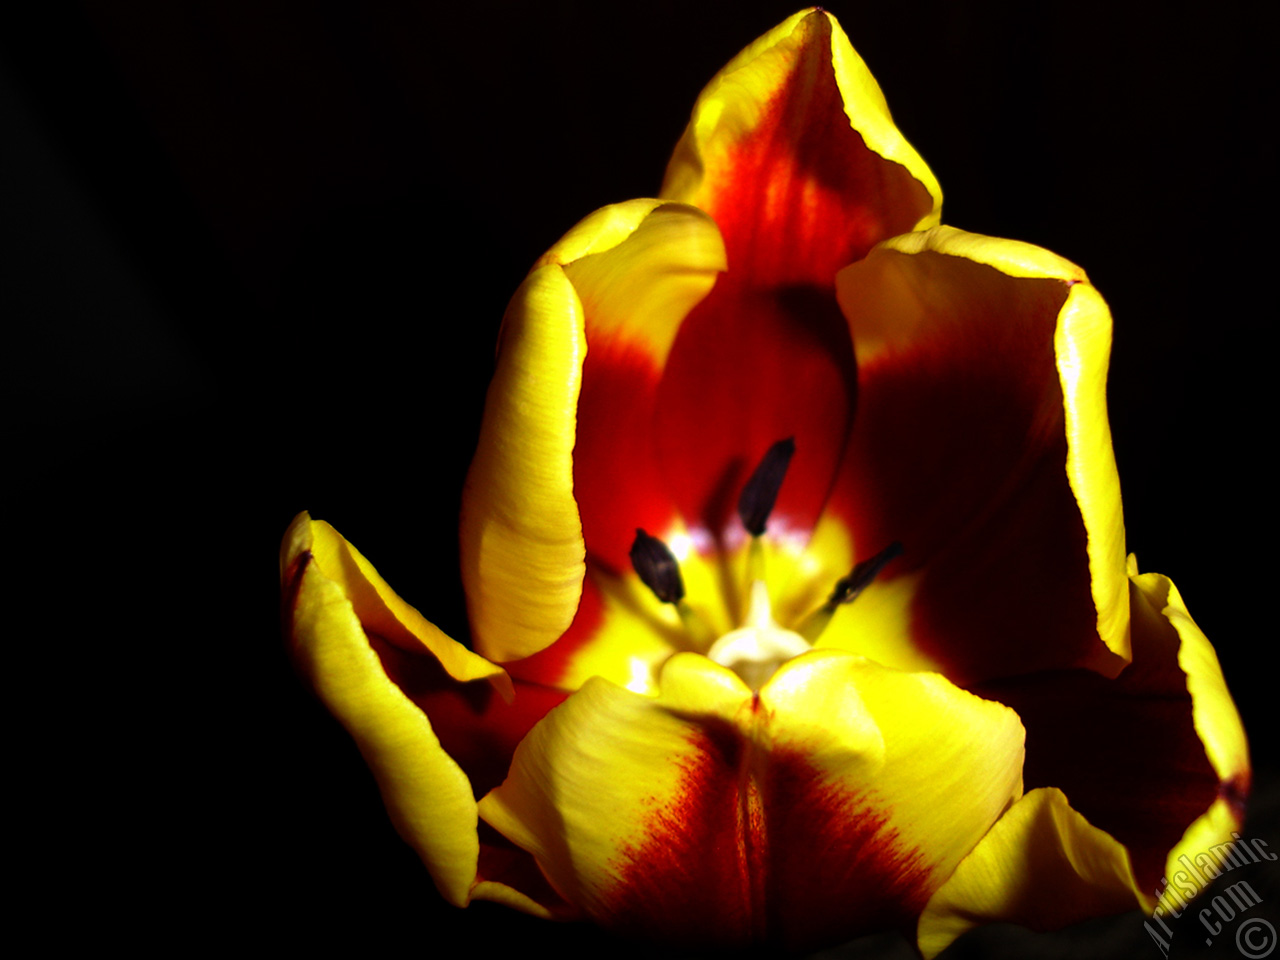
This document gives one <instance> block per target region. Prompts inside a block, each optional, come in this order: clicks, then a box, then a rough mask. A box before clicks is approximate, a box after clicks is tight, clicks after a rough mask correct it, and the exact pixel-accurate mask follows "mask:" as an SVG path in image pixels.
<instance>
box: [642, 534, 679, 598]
mask: <svg viewBox="0 0 1280 960" xmlns="http://www.w3.org/2000/svg"><path fill="white" fill-rule="evenodd" d="M630 556H631V566H632V567H633V568H634V569H635V571H636V573H637V575H639V577H640V580H641V582H642V583H643V584H644V585H645V586H646V587H648V588H649V589H650V590H652V591H653V595H654V596H655V597H657V598H658V599H659V600H661V601H662V602H663V603H674V604H676V605H677V606H679V605H680V601H681V600H683V599H684V580H683V579H682V578H681V576H680V564H679V563H677V562H676V557H675V554H673V553H672V552H671V548H670V547H668V546H667V545H666V544H665V543H663V542H662V541H661V540H659V539H658V538H657V537H651V536H649V534H647V533H645V532H644V531H643V530H641V529H640V528H639V527H636V538H635V540H634V541H633V542H632V544H631V554H630Z"/></svg>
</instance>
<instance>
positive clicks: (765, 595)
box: [707, 580, 813, 690]
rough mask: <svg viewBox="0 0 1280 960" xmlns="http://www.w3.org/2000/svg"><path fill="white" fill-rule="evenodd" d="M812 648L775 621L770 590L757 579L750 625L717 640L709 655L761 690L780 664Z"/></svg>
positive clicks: (751, 686)
mask: <svg viewBox="0 0 1280 960" xmlns="http://www.w3.org/2000/svg"><path fill="white" fill-rule="evenodd" d="M811 649H813V647H812V645H811V644H810V643H809V641H808V640H806V639H805V638H804V637H802V636H800V634H798V633H795V632H793V631H791V630H784V629H783V628H782V627H780V626H778V624H776V623H775V622H774V620H773V614H772V612H771V610H770V609H769V591H768V589H766V587H765V584H764V581H763V580H756V581H754V582H752V584H751V604H750V607H749V608H748V610H747V622H746V625H745V626H743V627H740V628H739V629H737V630H732V631H730V632H729V633H726V634H725V635H724V636H723V637H721V638H720V639H719V640H717V641H716V642H715V643H713V644H712V645H711V649H710V650H708V651H707V656H708V657H709V658H710V659H712V660H714V661H715V662H716V663H718V664H720V666H722V667H728V668H729V669H730V670H732V671H733V672H734V673H736V674H737V675H738V676H740V677H741V678H742V680H743V682H744V683H746V685H747V686H749V687H750V688H751V689H752V690H759V689H760V688H761V687H762V686H764V683H765V681H766V680H768V679H769V678H770V677H771V676H773V674H774V673H775V672H776V671H777V669H778V668H779V667H780V666H782V665H783V664H784V663H786V662H787V661H788V660H790V659H791V658H792V657H798V656H800V654H802V653H808V652H809V651H810V650H811Z"/></svg>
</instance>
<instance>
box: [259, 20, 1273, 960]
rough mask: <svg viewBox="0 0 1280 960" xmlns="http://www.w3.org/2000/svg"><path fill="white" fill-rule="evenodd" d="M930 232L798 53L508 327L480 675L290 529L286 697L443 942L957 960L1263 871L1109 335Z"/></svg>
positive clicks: (470, 539) (782, 31) (545, 262)
mask: <svg viewBox="0 0 1280 960" xmlns="http://www.w3.org/2000/svg"><path fill="white" fill-rule="evenodd" d="M940 208H941V193H940V190H939V188H938V185H937V182H936V181H935V179H934V177H933V175H932V174H931V173H930V171H929V169H928V168H927V167H926V166H925V164H924V162H923V161H922V160H921V159H920V158H919V156H917V154H916V153H915V152H914V150H913V149H912V148H911V147H910V146H909V145H908V144H907V143H906V141H905V140H904V139H903V138H902V136H901V135H900V134H899V132H898V131H897V129H896V128H895V127H894V125H893V122H892V120H891V119H890V116H889V113H888V110H887V108H886V106H885V102H884V99H883V97H882V96H881V93H880V91H879V88H878V87H877V86H876V83H875V81H874V80H873V79H872V77H871V76H870V74H869V73H868V71H867V69H866V67H865V65H864V64H863V62H862V61H861V60H860V59H859V57H858V55H857V54H856V53H855V52H854V51H853V49H852V48H851V46H850V45H849V42H848V40H847V39H846V37H845V35H844V33H843V32H842V31H841V29H840V27H839V25H838V24H837V23H836V21H835V20H834V18H832V17H831V16H830V15H829V14H827V13H825V12H823V11H820V10H810V11H805V12H802V13H800V14H797V15H796V16H794V17H792V18H791V19H789V20H788V21H786V22H785V23H783V24H782V25H781V26H779V27H778V28H776V29H775V30H773V31H772V32H770V33H769V34H767V35H766V36H764V37H763V38H761V39H760V40H759V41H757V42H756V43H755V44H753V45H752V46H750V47H749V48H747V49H746V50H745V51H743V53H742V54H740V55H739V56H738V57H737V58H736V59H734V60H733V61H732V62H731V63H729V65H728V66H726V67H725V68H724V70H722V71H721V72H720V73H719V74H718V75H717V76H716V77H715V78H714V79H713V80H712V81H711V84H710V85H709V86H708V87H707V88H706V90H705V91H704V92H703V93H702V95H701V97H700V98H699V99H698V101H697V104H696V105H695V108H694V112H693V117H692V120H691V122H690V124H689V126H688V128H687V131H686V133H685V135H684V137H683V139H682V140H681V141H680V143H679V145H678V146H677V147H676V150H675V154H674V156H673V157H672V160H671V163H670V166H669V167H668V170H667V174H666V179H665V182H664V184H663V187H662V191H661V197H660V198H658V199H646V200H633V201H631V202H627V203H621V204H618V205H616V206H611V207H606V208H605V209H603V210H599V211H597V212H596V213H594V214H592V215H590V216H589V217H587V218H586V219H585V220H583V221H582V222H581V223H579V224H578V225H577V226H576V227H574V228H573V229H572V230H571V231H570V232H569V233H568V234H567V235H566V236H565V237H564V238H563V239H562V240H561V241H560V242H559V243H557V244H556V245H555V246H554V247H553V248H552V249H551V250H550V251H548V252H547V253H546V254H545V255H544V256H543V257H542V258H541V259H540V260H539V261H538V262H537V263H536V265H535V266H534V267H533V269H532V271H531V272H530V274H529V275H528V277H527V279H526V280H525V281H524V283H523V285H522V286H521V287H520V288H519V290H518V291H517V292H516V294H515V297H514V299H513V300H512V302H511V305H510V307H509V309H508V312H507V314H506V317H505V319H504V322H503V325H502V329H501V334H500V338H499V348H498V361H497V368H496V373H495V375H494V379H493V382H492V385H491V387H490V389H489V393H488V398H487V402H486V407H485V414H484V421H483V426H482V430H481V436H480V441H479V447H478V451H477V453H476V457H475V460H474V462H473V464H472V467H471V471H470V474H469V476H468V480H467V484H466V488H465V492H464V497H463V509H462V518H461V538H462V539H461V543H462V563H463V571H462V572H463V581H464V586H465V588H466V593H467V600H468V609H469V615H470V622H471V641H472V642H471V645H470V646H466V645H464V644H462V643H460V642H458V640H456V639H454V638H451V637H448V636H446V635H445V634H444V633H442V632H441V631H440V630H439V629H438V628H437V627H435V626H434V625H433V624H432V623H431V622H430V621H429V620H427V619H426V618H425V617H423V616H422V615H421V614H420V613H418V611H417V610H415V609H414V608H413V607H411V606H410V605H409V604H408V603H406V602H405V601H404V600H402V599H400V597H399V596H398V595H397V594H396V593H394V592H393V591H392V589H391V588H390V587H389V586H388V585H387V583H386V582H384V581H383V580H382V579H381V578H380V577H379V575H378V574H377V572H376V571H375V570H374V568H373V566H372V565H371V564H370V563H369V562H368V561H367V560H365V559H364V558H363V557H362V556H361V555H360V554H359V553H358V552H357V551H356V550H355V548H354V547H352V546H351V545H350V544H348V543H347V542H346V541H345V540H344V539H342V537H341V536H339V535H338V533H337V532H336V531H334V530H333V528H332V527H330V526H328V525H327V524H324V523H321V522H318V521H313V520H312V519H310V517H308V516H307V515H306V514H303V515H301V516H299V517H298V519H297V520H296V521H295V522H294V524H293V525H292V526H291V527H290V529H289V532H288V533H287V535H286V537H285V542H284V546H283V551H282V561H281V571H282V579H283V584H284V612H285V624H286V632H287V635H288V638H289V644H290V651H291V654H292V656H293V658H294V660H295V662H296V664H297V665H298V667H299V669H300V671H301V673H302V674H303V676H304V677H305V678H306V679H307V680H308V681H309V682H310V684H311V685H312V686H313V687H314V689H315V690H316V691H317V693H318V694H319V696H320V697H321V698H322V699H323V701H324V702H325V704H326V705H327V706H328V707H329V709H330V710H331V711H332V712H333V713H334V714H335V715H336V717H337V718H338V719H339V720H340V721H341V722H342V723H343V724H344V725H345V727H346V728H347V729H348V730H349V731H350V733H351V735H352V736H353V737H354V739H355V741H356V743H357V744H358V745H359V747H360V749H361V751H362V753H363V755H364V757H365V759H366V760H367V761H368V764H369V766H370V767H371V769H372V771H373V773H374V775H375V777H376V778H377V781H378V783H379V786H380V787H381V790H382V794H383V797H384V799H385V802H386V806H387V809H388V811H389V812H390V815H391V818H392V820H393V822H394V823H395V826H396V828H397V829H398V830H399V832H400V834H401V835H402V836H403V837H404V839H405V840H406V841H407V842H408V843H410V844H411V845H412V846H413V847H414V849H415V850H416V851H417V853H418V854H419V855H420V857H421V858H422V860H423V862H424V864H425V865H426V867H427V869H428V870H429V871H430V873H431V876H432V877H433V879H434V881H435V884H436V886H437V887H438V889H439V891H440V893H441V894H442V895H443V897H444V898H445V899H446V900H448V901H449V902H450V903H453V904H456V905H458V906H465V905H466V904H468V903H470V902H471V901H472V900H474V899H477V898H480V899H487V900H496V901H499V902H502V903H505V904H508V905H510V906H512V907H514V908H516V909H519V910H523V911H526V912H528V913H531V914H536V915H539V916H543V917H548V918H559V919H567V918H586V919H589V920H591V921H594V922H596V923H598V924H600V925H602V926H604V927H606V928H609V929H611V930H614V931H619V932H622V933H624V934H635V935H642V936H648V937H657V938H659V939H663V940H667V941H674V942H681V943H694V942H703V943H714V944H718V945H725V946H746V945H751V944H758V943H764V944H773V945H780V946H784V947H787V948H790V949H803V948H809V947H815V946H819V945H822V944H827V943H832V942H836V941H840V940H842V939H847V938H850V937H853V936H857V935H860V934H863V933H869V932H874V931H877V930H881V929H886V928H891V929H899V930H902V931H904V932H906V933H907V934H908V935H909V936H911V937H912V938H913V939H915V940H916V942H917V943H918V946H919V948H920V949H921V951H922V952H923V953H924V955H925V956H933V955H934V954H936V953H938V952H939V951H941V950H942V949H944V948H945V947H946V945H947V944H948V943H950V942H951V941H952V940H954V939H955V938H956V937H957V936H959V935H960V934H961V933H963V932H964V930H966V929H968V928H969V927H971V926H974V925H975V924H979V923H984V922H991V921H1006V922H1014V923H1020V924H1024V925H1026V926H1029V927H1032V928H1034V929H1051V928H1055V927H1059V926H1062V925H1064V924H1068V923H1072V922H1075V921H1078V920H1082V919H1085V918H1089V917H1093V916H1097V915H1100V914H1104V913H1113V912H1117V911H1123V910H1126V909H1134V908H1140V909H1142V910H1144V911H1151V910H1152V909H1153V908H1154V907H1155V897H1156V896H1157V894H1158V892H1159V887H1160V884H1161V880H1162V878H1163V877H1166V876H1169V875H1171V871H1172V870H1173V869H1175V868H1176V866H1177V864H1178V863H1179V860H1178V858H1179V857H1180V856H1183V855H1193V856H1194V855H1196V854H1199V853H1200V852H1202V851H1206V850H1209V849H1210V848H1212V847H1214V846H1215V845H1217V844H1220V843H1223V842H1229V841H1230V839H1231V832H1232V831H1233V830H1238V829H1239V825H1240V823H1241V818H1242V808H1243V803H1244V799H1245V796H1246V794H1247V791H1248V785H1249V764H1248V757H1247V750H1246V746H1245V740H1244V734H1243V731H1242V729H1241V725H1240V721H1239V717H1238V715H1237V713H1236V710H1235V707H1234V705H1233V703H1232V701H1231V698H1230V696H1229V694H1228V693H1227V690H1226V687H1225V684H1224V682H1223V678H1222V674H1221V671H1220V669H1219V667H1218V664H1217V660H1216V658H1215V655H1214V653H1213V650H1212V648H1211V647H1210V645H1209V643H1208V642H1207V640H1206V639H1205V637H1204V635H1203V634H1202V633H1201V632H1200V631H1199V629H1198V628H1197V627H1196V626H1195V624H1194V622H1193V621H1192V620H1191V619H1190V617H1189V615H1188V614H1187V611H1186V608H1185V606H1184V604H1183V602H1182V600H1181V598H1180V596H1179V594H1178V592H1177V590H1176V589H1175V588H1174V587H1173V585H1172V584H1171V583H1170V582H1169V581H1168V580H1166V579H1164V578H1163V577H1160V576H1157V575H1154V574H1139V573H1138V571H1137V567H1136V563H1135V561H1134V560H1133V559H1132V558H1126V552H1125V549H1126V548H1125V543H1124V530H1123V521H1122V516H1121V505H1120V496H1119V482H1118V479H1117V475H1116V467H1115V462H1114V458H1113V455H1112V449H1111V438H1110V433H1109V427H1108V423H1107V416H1106V408H1105V379H1106V367H1107V359H1108V352H1109V347H1110V331H1111V318H1110V315H1109V313H1108V310H1107V307H1106V304H1105V303H1104V301H1103V300H1102V298H1101V297H1100V296H1099V294H1098V293H1097V291H1096V290H1095V289H1094V288H1093V287H1092V286H1091V285H1090V284H1089V281H1088V279H1087V277H1086V276H1085V274H1084V272H1083V271H1082V270H1080V269H1079V268H1078V267H1076V266H1074V265H1072V264H1070V263H1068V262H1066V261H1064V260H1062V259H1061V258H1059V257H1057V256H1055V255H1054V254H1051V253H1049V252H1047V251H1045V250H1042V249H1039V248H1036V247H1032V246H1029V245H1027V244H1023V243H1016V242H1013V241H1007V240H996V239H992V238H988V237H983V236H978V235H974V234H969V233H964V232H962V231H960V230H956V229H952V228H949V227H944V226H940V225H939V221H940ZM374 882H376V880H375V881H374Z"/></svg>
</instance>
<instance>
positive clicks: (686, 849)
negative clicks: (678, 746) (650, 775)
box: [596, 719, 931, 950]
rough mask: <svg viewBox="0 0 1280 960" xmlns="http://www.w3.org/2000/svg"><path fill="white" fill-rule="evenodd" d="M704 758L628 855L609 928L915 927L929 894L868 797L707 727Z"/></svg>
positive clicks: (845, 930)
mask: <svg viewBox="0 0 1280 960" xmlns="http://www.w3.org/2000/svg"><path fill="white" fill-rule="evenodd" d="M699 723H700V726H699V727H698V728H697V729H696V730H695V732H694V733H693V734H692V735H691V737H690V742H691V744H692V746H693V747H694V748H695V750H696V751H697V753H696V757H695V758H694V759H693V760H690V761H688V762H687V763H686V765H685V766H684V768H683V780H682V783H681V786H680V789H679V791H678V792H677V794H676V796H675V798H674V800H665V799H664V800H658V799H655V800H654V806H653V811H652V814H651V818H650V821H649V832H648V835H647V836H646V838H645V840H644V841H643V842H642V843H641V844H639V845H638V846H636V847H634V848H631V849H626V850H624V851H622V853H621V855H620V857H619V859H618V862H617V864H616V866H617V869H618V872H619V874H620V877H621V880H620V882H619V883H618V884H617V886H615V887H614V888H612V889H611V890H610V891H609V893H608V894H607V895H606V898H605V901H604V904H603V906H602V908H601V910H600V914H601V915H600V916H598V917H597V918H596V919H597V920H598V922H600V923H602V924H605V925H608V926H612V927H614V928H616V929H619V930H621V931H625V932H630V933H641V932H645V933H647V934H648V935H650V936H652V935H653V934H654V932H655V927H656V928H658V929H659V930H660V931H661V935H662V936H663V937H666V938H669V939H672V940H678V941H680V942H684V943H719V944H722V945H739V946H740V945H747V944H751V943H768V944H772V945H775V946H779V947H784V948H786V949H791V950H796V949H807V948H812V947H815V946H818V945H821V944H824V943H831V942H835V941H837V940H840V939H845V938H848V937H851V936H854V935H856V934H859V933H868V932H873V931H875V930H884V929H889V928H895V927H906V926H908V925H909V924H910V923H911V922H913V921H914V918H915V916H916V915H917V914H918V912H919V911H920V909H922V908H923V905H924V903H925V901H926V900H927V898H928V896H929V894H930V892H931V885H930V884H929V880H928V869H927V865H926V864H925V863H924V862H923V860H922V858H921V857H920V856H919V854H917V853H916V852H914V851H910V850H904V849H903V848H902V847H901V845H900V843H899V842H898V839H897V835H896V833H895V831H894V830H893V829H892V827H891V826H889V825H888V823H887V820H886V817H885V815H884V814H883V813H881V812H879V811H878V810H877V809H876V808H875V807H873V806H871V805H870V804H869V803H868V801H869V800H870V799H871V797H870V795H869V794H866V793H861V792H858V791H856V790H854V789H851V788H850V787H849V786H848V785H844V784H832V783H829V782H826V781H824V780H823V779H822V777H821V776H820V775H819V773H818V771H816V770H815V769H814V768H813V767H812V766H811V765H810V764H809V762H808V760H807V758H806V757H805V756H804V754H803V753H800V752H795V751H790V750H780V749H775V750H773V751H771V752H769V753H768V754H761V753H759V752H758V751H756V750H754V749H752V747H751V746H750V745H749V744H748V743H746V742H745V741H744V740H743V739H742V737H741V736H740V735H739V734H738V733H737V731H736V730H734V729H732V728H731V727H729V726H728V725H727V724H723V723H719V722H714V721H707V720H705V719H703V720H700V721H699Z"/></svg>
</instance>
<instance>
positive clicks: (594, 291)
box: [462, 200, 724, 661]
mask: <svg viewBox="0 0 1280 960" xmlns="http://www.w3.org/2000/svg"><path fill="white" fill-rule="evenodd" d="M723 266H724V253H723V248H722V246H721V244H720V238H719V235H718V234H717V233H716V229H715V225H714V224H712V223H711V222H710V221H709V220H708V219H707V218H706V216H705V215H704V214H702V213H700V212H698V211H697V210H693V209H692V208H689V207H682V206H680V205H678V204H668V203H663V202H662V201H658V200H636V201H632V202H630V203H624V204H617V205H615V206H612V207H606V208H604V209H603V210H599V211H597V212H596V213H594V214H592V215H591V216H590V217H588V218H587V219H586V220H584V221H583V222H582V223H580V224H578V226H576V227H575V228H574V229H573V230H571V231H570V232H569V233H568V234H567V235H566V236H565V237H564V238H563V239H562V240H561V241H560V242H559V243H558V244H557V245H556V246H555V247H553V248H552V249H551V250H550V251H548V252H547V253H546V254H545V255H544V256H543V257H542V258H541V259H540V260H539V261H538V264H537V265H536V266H535V267H534V269H533V271H532V272H531V273H530V274H529V276H528V277H527V278H526V280H525V282H524V284H523V285H522V286H521V288H520V290H519V291H517V293H516V296H515V297H514V298H513V299H512V302H511V305H510V307H509V308H508V310H507V314H506V317H505V318H504V321H503V328H502V335H501V338H500V344H499V350H498V366H497V371H496V372H495V374H494V378H493V382H492V384H491V385H490V387H489V394H488V398H487V400H486V403H485V416H484V422H483V425H482V427H481V434H480V442H479V446H478V449H477V451H476V457H475V460H474V461H473V462H472V465H471V472H470V474H469V475H468V477H467V485H466V489H465V491H464V495H463V510H462V567H463V583H464V585H465V587H466V591H467V600H468V604H469V607H468V608H469V610H470V614H471V624H472V631H473V634H474V638H475V643H476V648H477V650H479V651H481V652H482V653H484V654H485V656H487V657H489V658H490V659H493V660H497V661H507V660H514V659H518V658H520V657H525V656H528V655H529V654H532V653H535V652H537V651H538V650H542V649H544V648H545V647H547V646H549V645H550V644H551V643H552V642H553V641H554V640H556V639H557V638H558V637H559V636H560V635H561V634H562V633H564V631H565V629H566V628H567V627H568V626H569V624H570V623H571V621H572V620H573V616H574V612H575V611H576V610H577V607H578V602H579V598H580V596H581V591H582V580H583V576H584V574H585V569H586V567H585V555H586V551H587V550H588V549H589V550H590V551H591V552H592V555H593V557H594V556H603V557H604V558H605V560H606V561H607V562H608V563H611V564H613V565H615V566H619V567H620V566H621V564H622V563H625V557H626V548H627V546H628V545H629V544H630V537H631V536H633V535H634V528H635V527H636V526H637V525H640V524H642V523H646V522H648V523H653V522H655V521H656V520H657V518H659V517H660V518H661V521H659V522H665V521H667V520H669V519H670V517H671V515H672V511H671V504H670V500H669V499H668V498H666V497H663V496H661V490H660V487H659V486H658V479H657V477H656V471H655V470H654V468H653V466H652V464H653V461H654V456H653V454H652V444H653V440H652V420H651V417H649V416H646V413H645V411H646V409H651V404H652V401H651V399H646V396H649V397H651V395H652V391H653V386H654V385H655V384H656V382H657V378H658V374H659V372H660V370H661V366H662V363H663V360H664V359H665V354H666V350H667V349H668V347H669V346H670V341H671V339H672V337H674V335H675V330H676V328H677V326H678V325H679V323H680V321H681V320H682V319H683V318H684V315H685V313H687V312H688V310H689V308H690V307H691V306H692V305H693V304H694V303H695V302H697V300H699V299H700V298H701V297H703V296H705V294H706V292H707V290H709V289H710V287H711V285H712V284H713V283H714V282H715V276H716V274H717V272H718V271H719V270H720V269H723ZM588 342H590V344H591V347H590V353H589V354H588V350H587V344H588ZM580 401H581V402H580ZM575 492H576V493H577V494H578V498H577V499H576V500H575ZM593 492H595V498H593V496H592V494H593ZM584 537H585V539H584ZM624 539H625V543H624V542H623V540H624Z"/></svg>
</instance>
